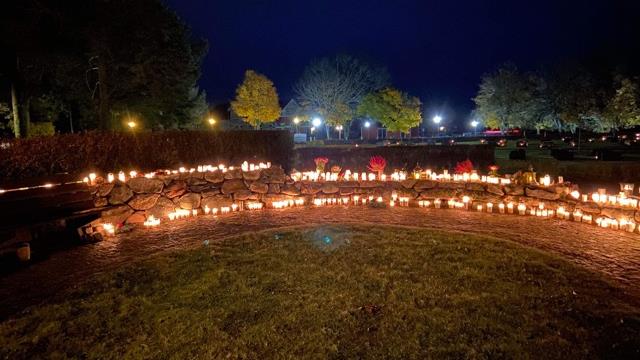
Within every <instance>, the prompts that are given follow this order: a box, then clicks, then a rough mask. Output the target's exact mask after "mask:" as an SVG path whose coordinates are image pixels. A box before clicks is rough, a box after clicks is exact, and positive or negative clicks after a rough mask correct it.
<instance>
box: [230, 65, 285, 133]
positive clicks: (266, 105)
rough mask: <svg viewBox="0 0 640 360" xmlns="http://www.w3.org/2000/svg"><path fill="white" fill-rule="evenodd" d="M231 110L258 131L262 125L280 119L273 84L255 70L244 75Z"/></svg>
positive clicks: (276, 94) (276, 95) (278, 104)
mask: <svg viewBox="0 0 640 360" xmlns="http://www.w3.org/2000/svg"><path fill="white" fill-rule="evenodd" d="M231 108H232V109H233V111H234V112H235V113H236V114H238V116H240V117H242V118H243V119H244V121H246V122H247V123H249V124H251V126H253V127H255V128H256V129H257V128H259V127H260V124H262V123H268V122H273V121H276V120H277V119H278V117H280V103H279V101H278V93H277V92H276V88H275V87H274V86H273V82H271V80H269V79H268V78H267V77H266V76H264V75H262V74H258V73H257V72H255V71H253V70H247V71H246V72H245V73H244V80H243V82H242V84H240V85H239V86H238V88H237V89H236V99H235V100H234V101H232V102H231Z"/></svg>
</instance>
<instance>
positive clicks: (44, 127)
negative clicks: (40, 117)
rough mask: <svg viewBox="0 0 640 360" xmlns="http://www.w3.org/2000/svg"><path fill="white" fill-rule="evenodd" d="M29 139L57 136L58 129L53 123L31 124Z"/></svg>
mask: <svg viewBox="0 0 640 360" xmlns="http://www.w3.org/2000/svg"><path fill="white" fill-rule="evenodd" d="M28 134H29V137H37V136H52V135H55V134H56V128H55V127H54V126H53V123H52V122H33V123H30V124H29V132H28Z"/></svg>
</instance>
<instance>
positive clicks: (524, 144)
mask: <svg viewBox="0 0 640 360" xmlns="http://www.w3.org/2000/svg"><path fill="white" fill-rule="evenodd" d="M528 146H529V142H528V141H527V140H525V139H520V140H518V142H517V143H516V147H518V148H526V147H528Z"/></svg>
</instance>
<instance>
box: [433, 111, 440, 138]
mask: <svg viewBox="0 0 640 360" xmlns="http://www.w3.org/2000/svg"><path fill="white" fill-rule="evenodd" d="M441 122H442V116H440V115H436V116H434V117H433V123H434V124H436V129H438V131H440V128H441V127H439V125H440V123H441ZM438 135H439V133H438Z"/></svg>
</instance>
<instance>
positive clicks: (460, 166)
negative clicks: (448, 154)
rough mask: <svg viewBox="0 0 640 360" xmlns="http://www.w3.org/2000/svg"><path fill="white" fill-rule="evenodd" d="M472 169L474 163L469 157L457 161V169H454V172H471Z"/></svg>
mask: <svg viewBox="0 0 640 360" xmlns="http://www.w3.org/2000/svg"><path fill="white" fill-rule="evenodd" d="M472 171H473V163H472V162H471V160H469V159H467V160H465V161H461V162H459V163H457V164H456V167H455V169H453V172H454V173H456V174H464V173H470V172H472Z"/></svg>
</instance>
